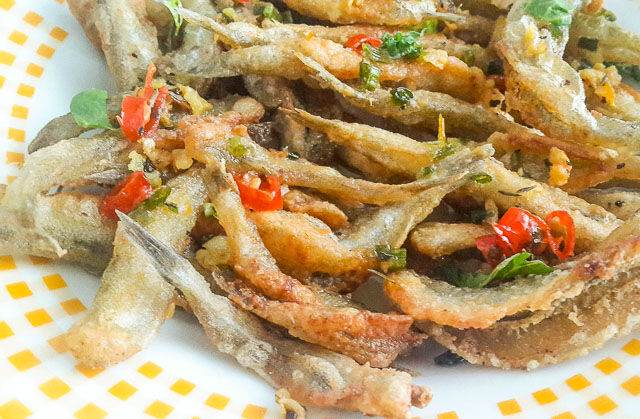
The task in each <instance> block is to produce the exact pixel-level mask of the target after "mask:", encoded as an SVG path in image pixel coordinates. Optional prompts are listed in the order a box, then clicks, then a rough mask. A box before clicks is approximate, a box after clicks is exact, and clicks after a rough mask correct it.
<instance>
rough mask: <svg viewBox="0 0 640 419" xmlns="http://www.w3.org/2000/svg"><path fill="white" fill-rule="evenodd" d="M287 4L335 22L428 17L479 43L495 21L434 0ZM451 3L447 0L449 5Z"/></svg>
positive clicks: (301, 0)
mask: <svg viewBox="0 0 640 419" xmlns="http://www.w3.org/2000/svg"><path fill="white" fill-rule="evenodd" d="M284 2H285V4H286V5H287V6H288V7H289V8H291V9H293V10H295V11H297V12H299V13H301V14H303V15H306V16H312V17H315V18H317V19H321V20H328V21H330V22H333V23H343V24H344V23H369V24H373V25H383V26H411V25H418V24H420V23H421V22H423V21H425V20H427V19H438V20H442V21H446V22H451V23H455V25H456V26H457V28H458V29H459V30H460V32H464V33H465V34H466V33H469V34H473V36H474V38H475V40H476V41H477V42H487V41H488V40H489V36H490V35H491V32H492V31H493V22H492V21H491V20H489V19H486V18H483V17H480V16H470V15H468V14H462V13H456V9H455V7H453V5H451V7H446V8H445V7H443V3H442V2H436V1H431V0H425V1H407V0H369V1H366V2H355V1H348V0H344V1H332V0H321V1H316V0H285V1H284ZM449 5H450V3H449V2H447V6H449Z"/></svg>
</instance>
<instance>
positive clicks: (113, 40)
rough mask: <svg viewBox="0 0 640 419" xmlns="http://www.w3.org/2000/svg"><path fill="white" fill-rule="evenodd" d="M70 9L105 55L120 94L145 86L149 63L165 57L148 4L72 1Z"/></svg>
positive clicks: (132, 0)
mask: <svg viewBox="0 0 640 419" xmlns="http://www.w3.org/2000/svg"><path fill="white" fill-rule="evenodd" d="M69 9H70V10H71V13H72V14H73V15H74V17H75V18H76V20H77V21H78V22H80V24H81V25H82V28H83V29H84V32H85V34H86V35H87V37H88V38H89V40H90V41H91V42H92V43H93V45H94V46H95V47H96V48H99V49H100V50H102V51H103V52H104V55H105V57H106V59H107V65H108V66H109V72H110V73H111V74H112V75H113V77H114V79H115V82H116V87H117V88H118V90H120V91H127V90H131V89H133V88H135V87H137V86H140V85H142V84H144V77H145V74H146V73H147V66H148V64H149V61H157V60H158V58H159V57H160V56H161V55H162V53H161V52H160V48H159V47H158V37H157V30H156V27H155V26H154V25H153V24H152V22H151V21H150V20H149V19H147V12H146V6H145V1H144V0H71V1H70V2H69ZM123 28H126V30H123Z"/></svg>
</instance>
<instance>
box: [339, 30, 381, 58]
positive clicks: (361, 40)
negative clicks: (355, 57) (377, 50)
mask: <svg viewBox="0 0 640 419" xmlns="http://www.w3.org/2000/svg"><path fill="white" fill-rule="evenodd" d="M365 43H366V44H369V45H371V46H372V47H379V46H380V45H382V41H380V40H379V39H378V38H373V37H371V36H368V35H365V34H360V35H354V36H352V37H351V38H349V40H348V41H347V43H346V44H344V46H345V47H347V48H349V49H352V50H354V51H355V52H357V53H358V54H360V55H362V48H361V46H362V44H365Z"/></svg>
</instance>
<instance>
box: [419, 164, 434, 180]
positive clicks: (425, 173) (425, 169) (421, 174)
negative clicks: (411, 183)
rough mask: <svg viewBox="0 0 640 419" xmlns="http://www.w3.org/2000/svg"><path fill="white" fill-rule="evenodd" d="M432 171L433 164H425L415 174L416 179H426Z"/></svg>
mask: <svg viewBox="0 0 640 419" xmlns="http://www.w3.org/2000/svg"><path fill="white" fill-rule="evenodd" d="M433 172H434V169H433V166H425V167H423V168H422V169H420V171H419V172H418V175H417V176H416V177H417V178H418V179H426V178H428V177H430V176H431V175H432V174H433Z"/></svg>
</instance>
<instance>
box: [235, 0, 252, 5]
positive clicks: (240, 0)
mask: <svg viewBox="0 0 640 419" xmlns="http://www.w3.org/2000/svg"><path fill="white" fill-rule="evenodd" d="M236 1H237V2H238V3H240V4H247V3H249V0H236Z"/></svg>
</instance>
